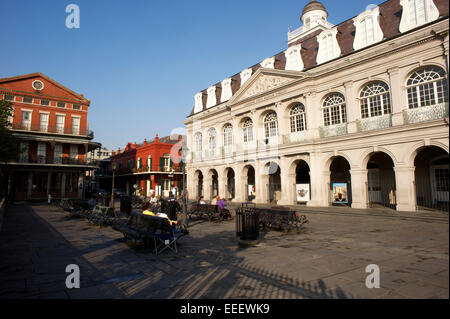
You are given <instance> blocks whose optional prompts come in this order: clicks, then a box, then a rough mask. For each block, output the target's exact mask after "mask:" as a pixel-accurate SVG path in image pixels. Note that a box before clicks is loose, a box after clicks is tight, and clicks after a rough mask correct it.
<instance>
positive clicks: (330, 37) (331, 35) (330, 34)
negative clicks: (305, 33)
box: [317, 28, 341, 64]
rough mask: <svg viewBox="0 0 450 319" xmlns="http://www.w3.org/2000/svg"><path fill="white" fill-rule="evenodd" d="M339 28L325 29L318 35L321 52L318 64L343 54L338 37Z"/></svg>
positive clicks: (318, 54) (318, 56)
mask: <svg viewBox="0 0 450 319" xmlns="http://www.w3.org/2000/svg"><path fill="white" fill-rule="evenodd" d="M336 34H337V29H336V28H334V29H331V30H325V31H322V33H321V34H319V36H318V37H317V42H319V52H318V53H317V64H321V63H324V62H327V61H330V60H333V59H335V58H338V57H339V56H340V55H341V48H340V47H339V44H338V42H337V38H336Z"/></svg>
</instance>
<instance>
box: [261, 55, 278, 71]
mask: <svg viewBox="0 0 450 319" xmlns="http://www.w3.org/2000/svg"><path fill="white" fill-rule="evenodd" d="M261 67H262V68H264V69H274V68H275V57H271V58H267V59H265V60H264V61H262V62H261Z"/></svg>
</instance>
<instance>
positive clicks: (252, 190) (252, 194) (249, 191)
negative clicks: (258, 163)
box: [240, 164, 258, 202]
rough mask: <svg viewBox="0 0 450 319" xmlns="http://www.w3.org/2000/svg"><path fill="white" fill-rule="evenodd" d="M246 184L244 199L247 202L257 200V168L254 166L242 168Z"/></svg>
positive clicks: (248, 165) (249, 165)
mask: <svg viewBox="0 0 450 319" xmlns="http://www.w3.org/2000/svg"><path fill="white" fill-rule="evenodd" d="M241 176H242V177H243V180H242V181H240V182H244V194H245V196H244V197H243V198H244V199H245V200H246V201H249V202H251V201H253V200H254V199H255V198H256V187H258V185H256V168H255V166H254V165H252V164H247V165H245V166H244V167H242V175H241Z"/></svg>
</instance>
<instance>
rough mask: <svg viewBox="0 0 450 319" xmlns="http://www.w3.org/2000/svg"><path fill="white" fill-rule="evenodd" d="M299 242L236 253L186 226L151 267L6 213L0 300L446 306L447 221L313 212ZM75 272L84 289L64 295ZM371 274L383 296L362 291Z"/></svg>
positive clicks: (222, 229)
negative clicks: (345, 301)
mask: <svg viewBox="0 0 450 319" xmlns="http://www.w3.org/2000/svg"><path fill="white" fill-rule="evenodd" d="M305 215H306V216H307V217H308V219H309V221H310V223H309V224H308V225H307V226H306V227H305V229H304V231H303V232H302V233H301V234H283V233H279V232H273V231H272V232H268V233H264V234H262V236H263V237H264V238H263V240H262V242H261V243H260V245H259V246H257V247H249V248H239V247H238V245H237V239H236V237H235V222H234V221H229V222H225V223H220V224H219V223H208V222H201V221H192V222H191V225H190V235H189V236H185V237H183V238H181V239H180V241H179V254H178V255H175V254H173V253H171V252H164V253H163V254H162V255H160V256H158V257H156V256H154V255H153V254H152V252H151V249H150V248H146V247H142V246H137V247H135V246H133V245H132V244H130V243H127V242H124V240H123V239H122V234H120V233H118V232H116V231H114V230H113V229H112V228H110V227H105V228H100V227H96V226H92V225H90V224H89V223H88V222H87V221H86V220H83V219H69V218H68V215H67V213H65V212H62V211H61V210H60V209H58V208H56V207H51V206H50V207H49V206H46V205H32V206H29V205H25V204H23V205H20V204H19V205H16V206H13V207H10V208H8V209H7V211H6V216H5V220H4V225H3V230H2V232H1V233H0V298H158V299H166V298H168V299H170V298H190V299H193V298H218V299H223V298H238V299H239V298H254V299H266V298H286V299H288V298H289V299H292V298H294V299H297V298H449V290H448V283H449V278H448V275H449V259H448V257H449V255H448V252H449V247H448V245H449V228H448V214H447V213H438V212H422V213H414V214H413V213H397V212H394V211H386V210H377V209H374V210H353V209H348V208H329V209H323V208H322V209H312V208H307V209H306V210H305ZM68 264H77V265H79V267H80V272H81V288H80V289H70V290H69V289H67V288H66V286H65V280H66V276H67V275H68V274H66V273H65V269H66V266H67V265H68ZM369 264H377V265H378V266H379V267H380V270H381V288H379V289H367V288H366V286H365V279H366V276H367V275H368V273H366V272H365V269H366V266H367V265H369Z"/></svg>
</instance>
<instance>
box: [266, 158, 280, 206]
mask: <svg viewBox="0 0 450 319" xmlns="http://www.w3.org/2000/svg"><path fill="white" fill-rule="evenodd" d="M266 169H267V174H268V177H269V178H268V184H267V193H268V197H267V198H268V201H269V203H273V204H276V203H277V201H278V200H280V199H281V169H280V167H279V166H278V164H277V163H275V162H270V163H269V164H267V165H266Z"/></svg>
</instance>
